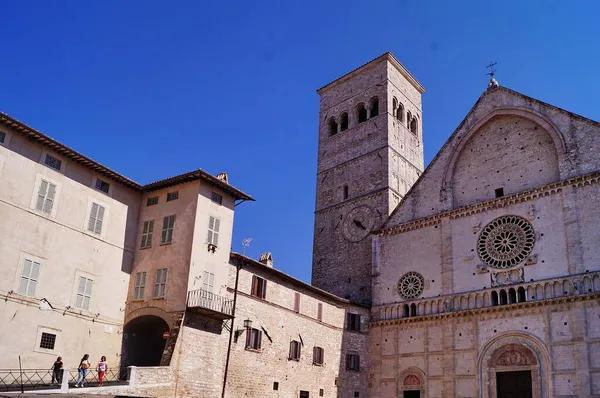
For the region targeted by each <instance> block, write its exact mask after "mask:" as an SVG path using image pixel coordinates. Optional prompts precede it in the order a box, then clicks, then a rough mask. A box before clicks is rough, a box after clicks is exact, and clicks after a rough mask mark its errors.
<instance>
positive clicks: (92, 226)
mask: <svg viewBox="0 0 600 398" xmlns="http://www.w3.org/2000/svg"><path fill="white" fill-rule="evenodd" d="M97 216H98V205H97V204H96V203H92V210H91V211H90V221H89V222H88V231H91V232H94V229H95V227H96V217H97Z"/></svg>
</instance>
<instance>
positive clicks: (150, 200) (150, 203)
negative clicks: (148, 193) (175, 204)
mask: <svg viewBox="0 0 600 398" xmlns="http://www.w3.org/2000/svg"><path fill="white" fill-rule="evenodd" d="M157 204H158V196H153V197H151V198H148V200H146V206H153V205H157Z"/></svg>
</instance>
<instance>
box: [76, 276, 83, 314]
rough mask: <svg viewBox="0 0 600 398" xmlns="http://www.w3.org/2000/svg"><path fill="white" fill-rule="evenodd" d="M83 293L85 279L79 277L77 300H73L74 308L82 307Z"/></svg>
mask: <svg viewBox="0 0 600 398" xmlns="http://www.w3.org/2000/svg"><path fill="white" fill-rule="evenodd" d="M84 293H85V278H84V277H82V276H80V277H79V285H78V286H77V298H76V299H75V307H77V308H82V307H83V294H84Z"/></svg>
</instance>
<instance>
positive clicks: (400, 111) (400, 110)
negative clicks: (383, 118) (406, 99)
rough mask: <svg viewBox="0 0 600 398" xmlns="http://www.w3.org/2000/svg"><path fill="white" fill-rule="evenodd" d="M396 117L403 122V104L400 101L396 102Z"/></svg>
mask: <svg viewBox="0 0 600 398" xmlns="http://www.w3.org/2000/svg"><path fill="white" fill-rule="evenodd" d="M395 116H396V119H398V120H399V121H401V122H403V121H404V105H402V102H400V103H399V104H398V108H396V115H395Z"/></svg>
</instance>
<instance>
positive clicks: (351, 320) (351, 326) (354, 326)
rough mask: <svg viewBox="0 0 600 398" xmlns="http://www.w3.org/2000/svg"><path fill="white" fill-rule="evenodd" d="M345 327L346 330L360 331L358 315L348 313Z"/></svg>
mask: <svg viewBox="0 0 600 398" xmlns="http://www.w3.org/2000/svg"><path fill="white" fill-rule="evenodd" d="M346 328H347V329H348V330H357V331H360V315H359V314H353V313H348V315H347V322H346Z"/></svg>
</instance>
